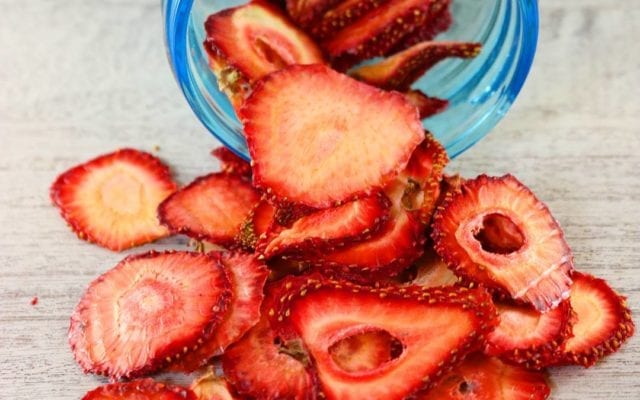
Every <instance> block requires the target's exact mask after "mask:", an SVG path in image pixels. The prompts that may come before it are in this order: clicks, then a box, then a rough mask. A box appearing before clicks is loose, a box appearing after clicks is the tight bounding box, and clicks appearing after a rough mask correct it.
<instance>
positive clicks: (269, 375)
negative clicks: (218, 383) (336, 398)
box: [222, 285, 317, 400]
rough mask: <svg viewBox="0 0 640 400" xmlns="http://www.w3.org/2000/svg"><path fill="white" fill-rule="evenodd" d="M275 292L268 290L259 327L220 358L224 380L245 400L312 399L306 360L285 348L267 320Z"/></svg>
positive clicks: (313, 389)
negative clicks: (245, 399)
mask: <svg viewBox="0 0 640 400" xmlns="http://www.w3.org/2000/svg"><path fill="white" fill-rule="evenodd" d="M278 293H280V290H279V288H277V287H275V286H274V285H271V286H270V287H268V289H267V293H266V296H267V297H266V298H265V301H264V303H263V307H262V318H261V319H260V321H259V322H258V324H257V325H256V326H254V327H253V328H251V330H249V332H247V334H246V335H244V336H243V337H242V339H241V340H240V341H238V342H236V343H235V344H233V345H232V346H230V347H229V348H228V349H227V350H226V351H225V352H224V354H223V355H222V368H223V370H224V374H225V377H226V378H227V379H228V380H229V382H231V384H232V385H233V386H234V388H235V389H236V391H237V392H238V394H240V395H242V396H245V397H247V398H255V399H265V400H276V399H292V400H314V399H316V395H317V393H316V384H315V378H314V376H313V374H311V373H309V372H308V371H307V365H308V363H309V359H308V357H306V355H305V353H304V352H303V351H302V348H301V347H296V346H295V345H289V346H288V347H287V346H286V345H285V344H284V343H283V342H282V340H281V339H280V338H279V337H278V335H277V334H276V333H275V332H274V331H273V330H272V328H271V324H270V322H269V320H268V314H269V310H272V309H273V304H275V303H276V302H278V301H279V297H278V296H277V294H278Z"/></svg>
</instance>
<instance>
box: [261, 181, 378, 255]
mask: <svg viewBox="0 0 640 400" xmlns="http://www.w3.org/2000/svg"><path fill="white" fill-rule="evenodd" d="M389 205H390V204H389V199H387V197H386V196H385V195H384V194H383V193H377V194H374V195H371V196H367V197H364V198H361V199H357V200H352V201H350V202H347V203H344V204H343V205H340V206H337V207H333V208H327V209H324V210H320V211H317V212H314V213H312V214H309V215H307V216H304V217H302V218H300V219H298V220H297V221H295V222H294V223H293V225H291V228H283V229H276V230H274V231H273V232H271V235H270V236H271V237H268V238H267V239H266V241H265V242H264V246H263V248H261V249H260V248H259V249H258V251H259V252H260V253H262V254H263V255H264V256H265V257H266V258H272V257H274V256H276V255H280V254H286V253H300V252H305V251H312V250H320V251H323V250H331V249H335V248H339V247H343V246H345V245H346V244H347V243H352V242H356V241H360V240H364V239H367V238H369V237H371V235H372V234H375V233H376V232H377V231H378V230H379V229H380V227H381V226H382V225H383V224H384V223H385V222H386V220H387V218H388V216H389Z"/></svg>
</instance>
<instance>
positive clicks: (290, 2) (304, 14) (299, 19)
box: [286, 0, 341, 28]
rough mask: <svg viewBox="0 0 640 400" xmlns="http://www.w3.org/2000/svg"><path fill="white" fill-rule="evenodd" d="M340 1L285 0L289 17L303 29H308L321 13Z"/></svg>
mask: <svg viewBox="0 0 640 400" xmlns="http://www.w3.org/2000/svg"><path fill="white" fill-rule="evenodd" d="M340 1H341V0H286V3H287V13H288V14H289V17H291V19H292V20H293V21H294V22H295V23H296V24H298V25H299V26H301V27H303V28H307V27H309V25H311V24H313V22H314V21H316V20H317V19H319V18H320V17H321V16H322V13H323V12H325V11H326V10H328V9H330V8H331V7H333V6H334V5H336V4H340Z"/></svg>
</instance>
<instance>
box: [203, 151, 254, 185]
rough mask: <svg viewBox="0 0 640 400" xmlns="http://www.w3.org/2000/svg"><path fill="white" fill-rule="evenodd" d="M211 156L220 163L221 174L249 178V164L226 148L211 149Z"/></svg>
mask: <svg viewBox="0 0 640 400" xmlns="http://www.w3.org/2000/svg"><path fill="white" fill-rule="evenodd" d="M211 155H212V156H214V157H215V158H217V159H218V161H220V169H221V170H222V172H226V173H228V174H232V175H238V176H241V177H244V178H251V164H249V163H248V162H247V161H245V160H243V159H242V158H240V156H238V155H236V154H235V153H234V152H232V151H231V150H229V149H227V148H226V147H218V148H215V149H213V150H212V151H211Z"/></svg>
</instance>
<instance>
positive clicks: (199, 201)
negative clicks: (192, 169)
mask: <svg viewBox="0 0 640 400" xmlns="http://www.w3.org/2000/svg"><path fill="white" fill-rule="evenodd" d="M258 201H260V195H259V194H258V192H257V191H256V190H255V189H254V188H253V187H251V184H250V183H249V182H247V181H246V180H245V179H243V178H241V177H239V176H236V175H233V174H228V173H224V172H217V173H213V174H209V175H206V176H203V177H200V178H197V179H196V180H194V181H193V182H191V183H190V184H189V185H187V186H185V187H184V188H182V189H180V190H178V191H177V192H175V193H174V194H173V195H171V196H170V197H168V198H167V199H166V200H165V201H163V202H162V204H160V206H159V207H158V217H159V218H160V221H161V222H162V223H163V224H164V225H166V226H167V227H169V229H171V231H172V232H174V233H183V234H185V235H187V236H190V237H192V238H195V239H198V240H208V241H211V242H214V243H216V244H220V245H222V246H225V245H231V244H233V243H234V242H235V237H236V235H237V234H238V232H240V228H241V226H242V223H243V222H244V221H245V219H246V218H247V217H248V216H249V213H250V212H251V210H252V209H253V207H254V205H255V204H257V203H258Z"/></svg>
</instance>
